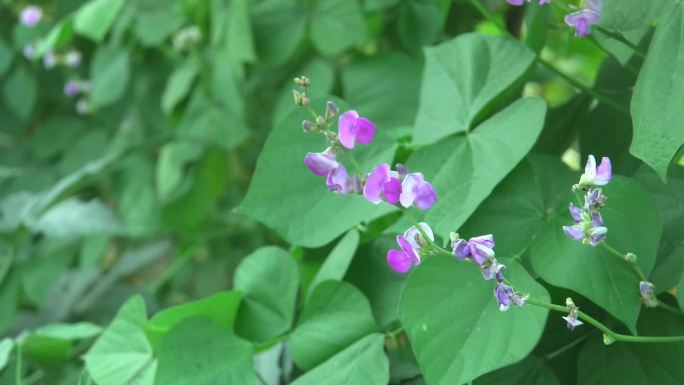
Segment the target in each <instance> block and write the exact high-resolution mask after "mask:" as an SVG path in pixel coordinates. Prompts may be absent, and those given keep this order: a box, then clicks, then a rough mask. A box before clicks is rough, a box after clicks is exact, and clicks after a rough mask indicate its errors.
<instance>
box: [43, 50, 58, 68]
mask: <svg viewBox="0 0 684 385" xmlns="http://www.w3.org/2000/svg"><path fill="white" fill-rule="evenodd" d="M56 65H57V56H56V55H55V53H54V52H52V51H48V52H46V53H45V55H44V56H43V67H44V68H45V69H46V70H51V69H53V68H55V66H56Z"/></svg>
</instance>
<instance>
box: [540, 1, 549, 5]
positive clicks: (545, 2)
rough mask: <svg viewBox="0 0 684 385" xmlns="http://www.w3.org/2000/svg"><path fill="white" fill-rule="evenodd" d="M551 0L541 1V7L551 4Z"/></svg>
mask: <svg viewBox="0 0 684 385" xmlns="http://www.w3.org/2000/svg"><path fill="white" fill-rule="evenodd" d="M550 2H551V0H539V5H544V4H549V3H550Z"/></svg>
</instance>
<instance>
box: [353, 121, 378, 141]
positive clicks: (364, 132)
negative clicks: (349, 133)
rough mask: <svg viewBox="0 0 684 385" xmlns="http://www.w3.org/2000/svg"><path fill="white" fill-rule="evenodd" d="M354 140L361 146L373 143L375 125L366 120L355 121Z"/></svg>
mask: <svg viewBox="0 0 684 385" xmlns="http://www.w3.org/2000/svg"><path fill="white" fill-rule="evenodd" d="M356 127H357V132H356V140H358V141H359V143H361V144H368V143H370V142H372V141H373V137H374V136H375V125H374V124H373V122H371V121H370V120H368V119H366V118H358V119H356Z"/></svg>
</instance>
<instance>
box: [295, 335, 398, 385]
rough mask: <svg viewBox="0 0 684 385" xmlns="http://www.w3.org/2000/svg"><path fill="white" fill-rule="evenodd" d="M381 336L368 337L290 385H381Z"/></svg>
mask: <svg viewBox="0 0 684 385" xmlns="http://www.w3.org/2000/svg"><path fill="white" fill-rule="evenodd" d="M384 340H385V338H384V336H383V335H382V334H371V335H369V336H366V337H364V338H362V339H360V340H358V341H357V342H355V343H354V344H352V345H350V346H349V347H347V348H346V349H344V350H343V351H341V352H339V353H337V354H336V355H334V356H333V357H331V358H330V359H329V360H327V361H326V362H324V363H322V364H321V365H319V366H317V367H315V368H314V369H312V370H311V371H309V372H308V373H306V374H304V375H303V376H301V377H299V378H297V380H295V381H294V382H293V383H292V385H338V384H363V385H385V384H387V383H388V381H389V362H388V360H387V356H386V355H385V351H384V349H383V342H384Z"/></svg>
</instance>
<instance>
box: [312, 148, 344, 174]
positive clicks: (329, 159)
mask: <svg viewBox="0 0 684 385" xmlns="http://www.w3.org/2000/svg"><path fill="white" fill-rule="evenodd" d="M304 163H305V164H306V167H308V168H309V170H311V172H313V173H314V174H316V175H318V176H326V175H328V173H329V172H330V171H331V170H332V169H335V168H337V167H338V166H339V163H337V160H335V157H334V156H332V155H328V154H325V153H322V152H310V153H308V154H306V156H305V157H304Z"/></svg>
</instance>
